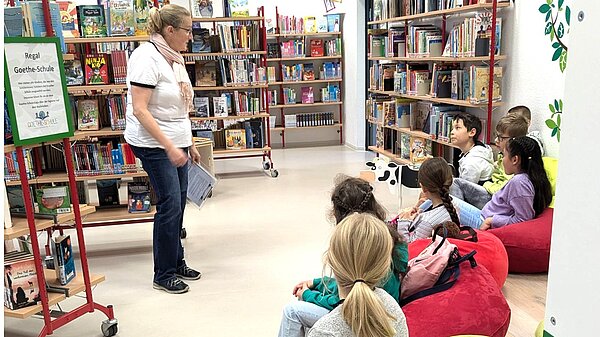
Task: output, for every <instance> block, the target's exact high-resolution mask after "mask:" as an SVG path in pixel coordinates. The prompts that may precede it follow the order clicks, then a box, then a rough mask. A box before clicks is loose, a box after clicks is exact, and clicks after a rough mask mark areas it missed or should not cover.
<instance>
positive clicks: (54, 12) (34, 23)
mask: <svg viewBox="0 0 600 337" xmlns="http://www.w3.org/2000/svg"><path fill="white" fill-rule="evenodd" d="M49 6H50V18H51V21H52V27H53V28H54V36H56V37H58V38H59V40H60V46H61V49H62V52H63V53H64V52H66V45H65V39H64V35H63V30H62V23H61V17H60V9H59V7H58V4H57V3H56V2H50V3H49ZM21 9H22V11H23V22H24V25H23V27H24V28H25V29H24V34H23V36H28V37H45V36H46V25H45V24H44V17H45V11H44V8H43V6H42V2H41V1H27V2H23V3H21Z"/></svg>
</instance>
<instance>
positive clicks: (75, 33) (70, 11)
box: [5, 1, 79, 37]
mask: <svg viewBox="0 0 600 337" xmlns="http://www.w3.org/2000/svg"><path fill="white" fill-rule="evenodd" d="M57 3H58V8H59V9H60V19H61V23H62V30H63V35H64V36H65V37H79V22H78V20H77V19H78V18H77V5H76V4H75V2H73V1H57ZM5 10H6V9H5Z"/></svg>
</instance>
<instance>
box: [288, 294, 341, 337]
mask: <svg viewBox="0 0 600 337" xmlns="http://www.w3.org/2000/svg"><path fill="white" fill-rule="evenodd" d="M328 313H329V310H327V309H325V308H323V307H320V306H318V305H316V304H313V303H308V302H304V301H295V302H291V303H289V304H288V305H286V306H285V308H284V309H283V317H282V318H281V325H280V326H279V337H304V336H305V333H306V332H308V330H309V329H310V328H312V326H313V325H314V324H315V323H316V322H317V321H318V320H319V318H321V317H323V316H325V315H327V314H328Z"/></svg>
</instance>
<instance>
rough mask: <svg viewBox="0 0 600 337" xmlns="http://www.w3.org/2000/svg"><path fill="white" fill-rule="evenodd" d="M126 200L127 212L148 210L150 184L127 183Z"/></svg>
mask: <svg viewBox="0 0 600 337" xmlns="http://www.w3.org/2000/svg"><path fill="white" fill-rule="evenodd" d="M127 200H128V201H127V205H128V207H127V210H128V211H129V213H148V212H150V186H149V185H148V183H146V182H129V183H127Z"/></svg>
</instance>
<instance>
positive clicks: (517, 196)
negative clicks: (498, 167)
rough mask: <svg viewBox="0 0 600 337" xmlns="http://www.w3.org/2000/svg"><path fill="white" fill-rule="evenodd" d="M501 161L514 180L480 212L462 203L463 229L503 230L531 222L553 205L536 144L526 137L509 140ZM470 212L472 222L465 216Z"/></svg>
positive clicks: (459, 205)
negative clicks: (524, 222) (500, 228)
mask: <svg viewBox="0 0 600 337" xmlns="http://www.w3.org/2000/svg"><path fill="white" fill-rule="evenodd" d="M502 161H503V162H502V163H503V165H504V171H505V172H506V174H514V176H513V177H512V178H511V179H510V180H509V181H508V183H506V185H504V187H503V188H502V189H501V190H500V191H498V192H497V193H495V194H494V196H493V197H492V200H490V202H488V203H487V204H486V205H485V206H484V207H483V209H482V210H481V211H479V210H477V209H476V208H475V207H473V206H471V205H469V204H468V203H464V204H463V203H459V204H458V207H459V208H460V213H461V224H462V225H466V226H471V227H474V228H479V229H480V230H487V229H490V228H498V227H503V226H506V225H510V224H513V223H517V222H523V221H527V220H531V219H533V218H535V217H536V216H538V215H540V214H541V213H542V211H544V209H546V208H547V207H548V205H550V202H551V201H552V190H551V187H550V182H549V181H548V176H547V175H546V171H545V170H544V163H543V162H542V154H541V151H540V147H539V145H538V144H537V142H536V141H535V140H533V139H532V138H530V137H527V136H525V137H517V138H511V139H509V140H508V141H507V143H506V146H505V152H504V157H503V159H502ZM458 201H460V200H458ZM469 207H471V209H470V210H469ZM466 210H469V211H468V212H467V211H466ZM471 212H473V214H474V216H471V217H469V219H466V218H465V217H463V216H462V215H463V214H464V213H471ZM471 221H472V222H471Z"/></svg>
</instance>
